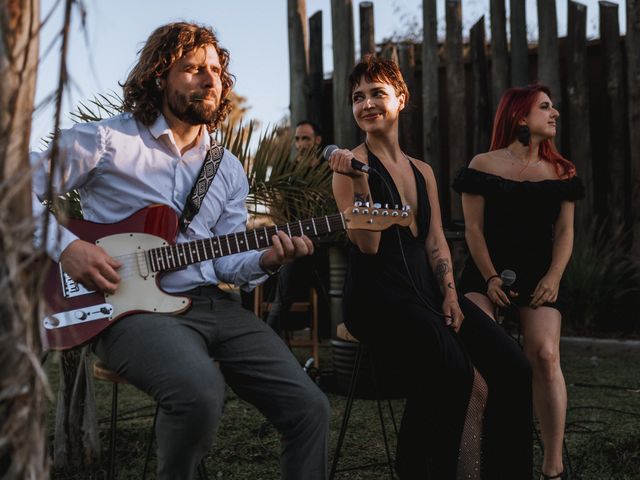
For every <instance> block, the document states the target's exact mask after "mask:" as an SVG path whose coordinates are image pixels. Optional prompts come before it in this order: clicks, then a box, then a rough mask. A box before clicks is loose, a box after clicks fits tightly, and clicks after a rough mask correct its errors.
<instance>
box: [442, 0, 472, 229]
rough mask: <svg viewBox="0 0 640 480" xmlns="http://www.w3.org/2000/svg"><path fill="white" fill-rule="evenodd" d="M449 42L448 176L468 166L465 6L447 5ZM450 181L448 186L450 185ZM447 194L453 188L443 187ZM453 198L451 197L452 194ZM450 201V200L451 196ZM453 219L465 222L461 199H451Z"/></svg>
mask: <svg viewBox="0 0 640 480" xmlns="http://www.w3.org/2000/svg"><path fill="white" fill-rule="evenodd" d="M446 10H447V11H446V22H447V39H446V42H445V55H446V67H447V99H448V100H449V127H448V132H449V173H450V174H455V172H456V171H457V170H458V169H459V168H460V167H463V166H465V165H466V164H467V160H468V159H467V114H466V110H465V85H464V64H463V63H462V3H461V1H460V0H447V2H446ZM449 180H450V177H448V178H447V179H446V183H444V184H442V185H446V186H448V185H449V184H450V181H449ZM440 188H441V189H442V190H446V191H447V193H448V192H449V191H450V190H451V189H450V188H445V187H440ZM449 195H450V194H449ZM450 198H451V196H450ZM449 205H450V207H451V210H450V211H451V219H452V220H460V219H461V218H462V202H461V201H460V197H459V196H457V195H456V196H455V197H453V198H451V200H450V202H449Z"/></svg>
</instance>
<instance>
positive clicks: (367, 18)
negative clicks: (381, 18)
mask: <svg viewBox="0 0 640 480" xmlns="http://www.w3.org/2000/svg"><path fill="white" fill-rule="evenodd" d="M370 53H372V54H375V53H376V37H375V35H374V25H373V2H360V58H364V57H365V55H368V54H370Z"/></svg>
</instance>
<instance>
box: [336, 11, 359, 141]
mask: <svg viewBox="0 0 640 480" xmlns="http://www.w3.org/2000/svg"><path fill="white" fill-rule="evenodd" d="M331 29H332V38H333V138H334V140H335V142H336V144H337V145H338V146H339V147H341V148H354V147H355V146H356V142H357V139H358V137H357V130H356V123H355V121H354V120H353V115H352V113H351V108H350V107H349V96H350V95H351V92H349V91H348V86H347V79H348V78H349V74H350V73H351V70H352V69H353V65H354V40H353V4H352V3H351V0H331Z"/></svg>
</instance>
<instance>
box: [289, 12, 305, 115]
mask: <svg viewBox="0 0 640 480" xmlns="http://www.w3.org/2000/svg"><path fill="white" fill-rule="evenodd" d="M287 25H288V30H289V89H290V91H289V99H290V100H289V101H290V108H291V125H292V126H295V125H296V124H297V123H298V122H299V121H301V120H306V119H307V117H308V114H309V111H308V106H307V98H308V90H309V87H308V83H307V82H308V80H307V71H308V67H307V62H308V61H307V58H308V54H307V8H306V0H287Z"/></svg>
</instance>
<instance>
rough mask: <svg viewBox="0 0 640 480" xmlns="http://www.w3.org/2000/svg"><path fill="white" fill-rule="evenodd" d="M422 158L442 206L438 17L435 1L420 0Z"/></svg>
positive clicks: (443, 184)
mask: <svg viewBox="0 0 640 480" xmlns="http://www.w3.org/2000/svg"><path fill="white" fill-rule="evenodd" d="M422 20H423V23H422V24H423V29H422V30H423V33H422V35H423V38H422V125H423V128H422V149H423V153H422V158H423V159H424V161H425V162H427V163H428V164H429V165H431V168H433V173H434V175H435V177H436V182H437V183H438V186H439V189H438V191H439V192H440V197H441V199H440V200H441V204H442V205H443V206H444V202H443V201H442V200H443V195H442V193H443V190H448V189H447V188H446V184H445V183H443V181H444V179H443V175H442V172H443V168H442V159H441V158H440V142H439V135H440V118H439V116H438V108H439V89H438V63H439V61H438V17H437V12H436V0H422Z"/></svg>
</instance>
